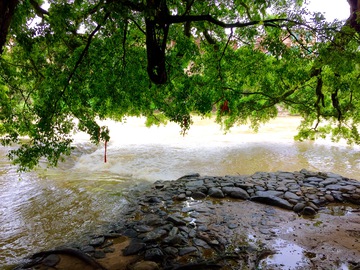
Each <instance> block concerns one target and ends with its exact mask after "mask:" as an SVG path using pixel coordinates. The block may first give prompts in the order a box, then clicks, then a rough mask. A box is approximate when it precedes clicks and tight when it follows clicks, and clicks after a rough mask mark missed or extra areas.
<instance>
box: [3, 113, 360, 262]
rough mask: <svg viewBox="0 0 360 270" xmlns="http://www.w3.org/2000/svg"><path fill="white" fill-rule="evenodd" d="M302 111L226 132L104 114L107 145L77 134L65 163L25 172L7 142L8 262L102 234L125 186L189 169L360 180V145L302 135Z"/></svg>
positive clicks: (205, 124)
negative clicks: (301, 138)
mask: <svg viewBox="0 0 360 270" xmlns="http://www.w3.org/2000/svg"><path fill="white" fill-rule="evenodd" d="M299 123H300V118H298V117H279V118H277V119H275V120H272V121H271V122H270V123H268V124H266V125H264V126H262V127H261V129H260V131H259V132H258V133H254V132H253V131H251V130H249V129H248V127H245V126H240V127H235V128H233V129H232V130H231V132H229V133H228V134H226V135H224V134H223V131H221V129H220V128H219V126H218V125H216V124H214V122H213V120H211V119H200V118H195V119H194V125H193V126H192V127H191V129H190V130H189V132H188V134H187V135H186V136H184V137H183V136H181V135H180V129H179V127H178V126H177V125H175V124H171V123H170V124H169V125H167V126H166V127H164V126H160V127H151V128H146V127H145V126H144V119H141V118H129V119H128V120H127V121H126V122H125V123H114V122H112V121H104V124H107V125H108V126H109V127H110V131H111V133H110V135H111V140H110V142H109V144H108V148H107V162H106V163H104V146H103V145H101V146H99V147H96V146H94V145H91V144H90V143H89V142H88V137H87V136H86V135H84V134H77V135H75V150H74V152H73V154H72V155H71V156H70V157H67V159H66V161H65V162H63V163H61V164H59V167H58V168H46V166H44V164H43V165H42V166H41V167H40V168H39V169H37V170H35V171H32V172H30V173H24V174H21V175H19V174H18V173H17V171H16V167H14V166H12V165H11V164H10V162H9V161H8V160H7V158H6V152H7V151H8V150H9V149H8V148H5V147H0V266H1V268H0V269H11V266H12V265H14V264H16V263H17V262H19V260H20V259H21V258H23V257H24V256H27V255H29V254H32V253H34V252H38V251H40V250H44V249H50V248H53V247H55V246H60V245H62V244H66V243H69V242H71V241H72V240H76V239H81V238H82V236H83V235H84V234H87V233H100V232H101V230H103V228H104V226H106V225H107V224H111V223H112V222H115V221H116V220H118V219H119V218H121V211H122V209H123V208H124V207H126V200H125V199H124V197H123V193H124V190H126V189H127V188H129V187H132V186H134V185H139V184H140V185H142V184H144V183H149V182H153V181H156V180H173V179H177V178H179V177H181V176H183V175H185V174H188V173H194V172H197V173H200V174H201V175H234V174H252V173H254V172H256V171H269V172H270V171H278V170H283V171H298V170H301V169H302V168H306V169H308V170H313V171H329V172H334V173H338V174H341V175H343V176H346V177H350V178H355V179H360V147H358V146H356V147H350V146H347V145H346V144H344V143H337V144H334V143H331V142H329V141H317V142H295V141H294V140H293V136H294V135H295V134H296V127H297V126H298V124H299Z"/></svg>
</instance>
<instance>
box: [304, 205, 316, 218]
mask: <svg viewBox="0 0 360 270" xmlns="http://www.w3.org/2000/svg"><path fill="white" fill-rule="evenodd" d="M301 214H302V215H304V216H314V215H316V210H315V209H314V208H312V207H310V206H306V207H305V208H304V209H303V210H302V212H301Z"/></svg>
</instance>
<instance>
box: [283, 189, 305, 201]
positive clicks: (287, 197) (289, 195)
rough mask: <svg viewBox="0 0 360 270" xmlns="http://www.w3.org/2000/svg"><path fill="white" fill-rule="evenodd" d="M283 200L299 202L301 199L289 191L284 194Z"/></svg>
mask: <svg viewBox="0 0 360 270" xmlns="http://www.w3.org/2000/svg"><path fill="white" fill-rule="evenodd" d="M284 198H285V199H292V200H300V199H301V197H299V196H298V195H296V194H295V193H292V192H289V191H287V192H285V194H284Z"/></svg>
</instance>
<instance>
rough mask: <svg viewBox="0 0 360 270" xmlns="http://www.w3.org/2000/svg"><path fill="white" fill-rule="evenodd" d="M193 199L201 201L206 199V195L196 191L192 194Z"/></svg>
mask: <svg viewBox="0 0 360 270" xmlns="http://www.w3.org/2000/svg"><path fill="white" fill-rule="evenodd" d="M191 197H192V198H193V199H195V200H201V199H204V198H206V194H205V193H202V192H200V191H196V192H193V193H192V194H191Z"/></svg>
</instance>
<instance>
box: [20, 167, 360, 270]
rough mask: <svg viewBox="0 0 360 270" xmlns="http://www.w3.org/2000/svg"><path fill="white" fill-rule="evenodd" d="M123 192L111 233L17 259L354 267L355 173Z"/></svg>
mask: <svg viewBox="0 0 360 270" xmlns="http://www.w3.org/2000/svg"><path fill="white" fill-rule="evenodd" d="M128 200H129V201H130V207H129V209H128V210H127V211H126V212H125V213H124V215H123V218H122V220H121V221H119V223H118V224H114V225H113V226H112V228H111V231H109V233H107V234H105V235H97V236H94V237H93V238H92V239H91V240H90V241H89V243H88V244H87V245H81V246H79V245H73V246H71V247H60V248H57V249H55V250H53V251H47V252H43V253H39V254H35V255H34V256H33V257H32V259H30V260H28V261H27V264H25V265H23V266H22V268H18V269H27V268H29V267H35V266H36V267H37V268H36V269H52V268H51V267H56V269H70V268H69V264H70V265H71V269H109V270H110V269H111V270H115V269H133V270H141V269H359V268H360V259H359V258H360V229H359V228H360V226H359V224H360V208H359V205H360V182H359V181H356V180H353V179H348V178H345V177H342V176H340V175H337V174H333V173H322V172H309V171H306V170H302V171H300V172H275V173H265V172H259V173H255V174H253V175H249V176H245V175H239V176H225V177H212V176H200V175H198V174H194V175H188V176H185V177H182V178H180V179H178V180H176V181H158V182H155V183H154V184H152V185H151V186H150V187H148V188H147V189H144V190H134V191H132V192H130V193H129V194H128ZM49 267H50V268H49Z"/></svg>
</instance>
